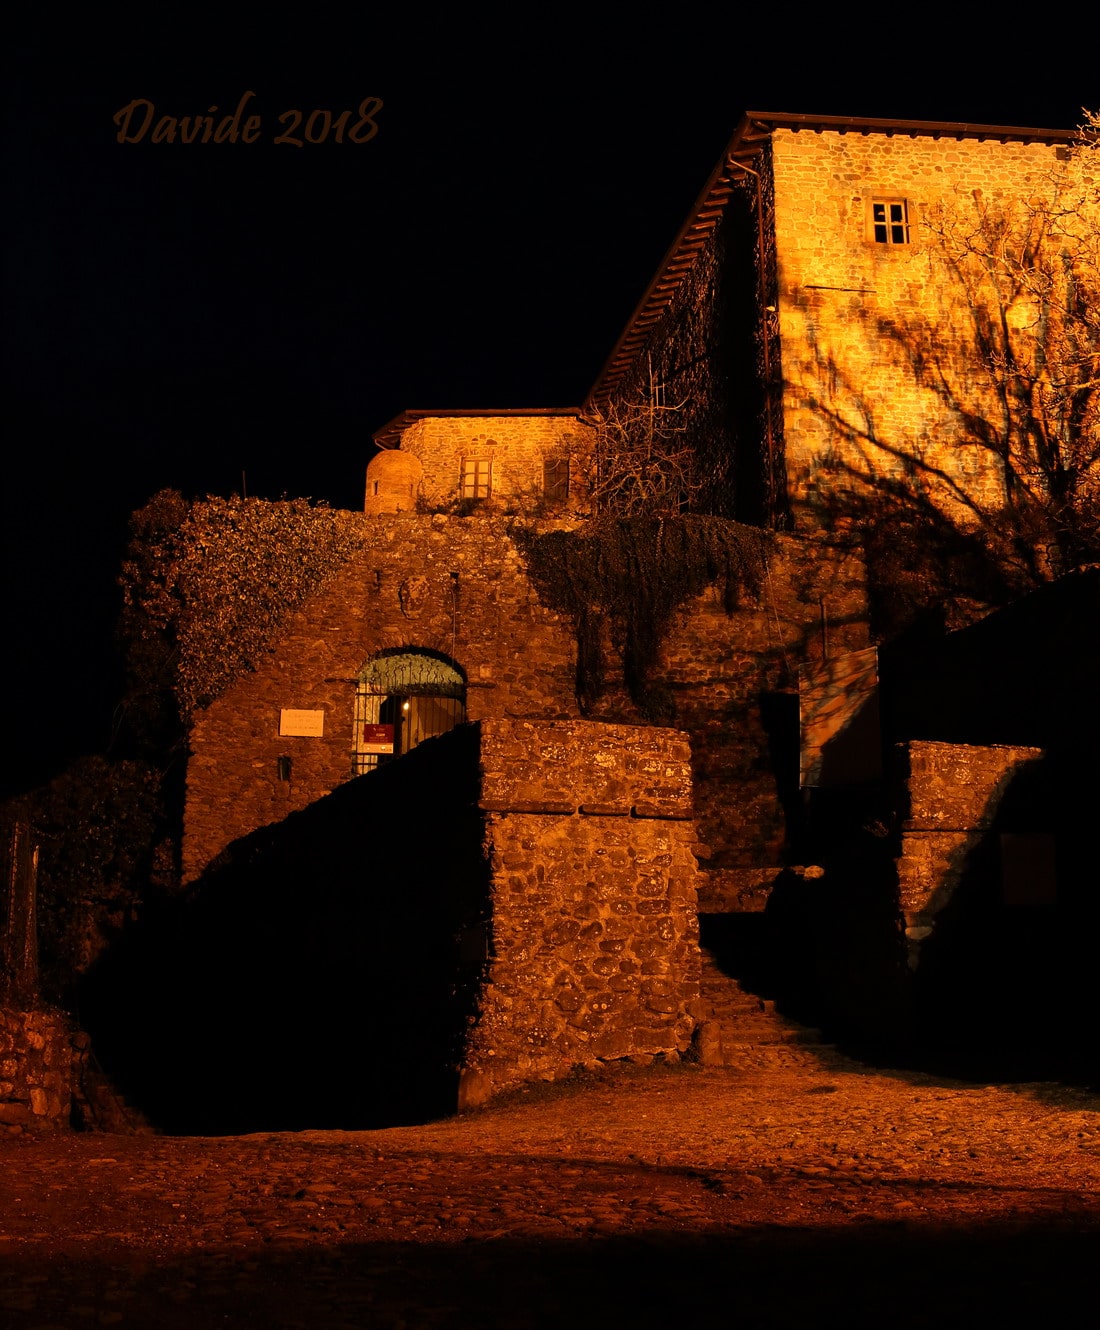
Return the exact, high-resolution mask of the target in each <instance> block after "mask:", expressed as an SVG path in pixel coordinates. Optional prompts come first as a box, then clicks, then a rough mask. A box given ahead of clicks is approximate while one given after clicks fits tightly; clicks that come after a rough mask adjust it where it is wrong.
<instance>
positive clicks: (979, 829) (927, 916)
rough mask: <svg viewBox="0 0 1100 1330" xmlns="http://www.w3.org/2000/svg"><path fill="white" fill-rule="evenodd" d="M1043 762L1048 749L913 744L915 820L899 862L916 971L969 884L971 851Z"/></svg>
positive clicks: (908, 824) (909, 758) (911, 805)
mask: <svg viewBox="0 0 1100 1330" xmlns="http://www.w3.org/2000/svg"><path fill="white" fill-rule="evenodd" d="M1041 758H1042V750H1041V749H1038V748H1021V747H1010V746H1007V745H986V746H977V745H973V744H949V743H932V742H923V741H922V742H917V741H914V742H912V743H909V744H907V745H905V760H906V764H907V768H908V781H907V786H906V789H907V795H908V810H907V811H908V816H907V817H906V820H905V823H904V829H903V832H902V841H901V857H900V858H899V859H898V890H899V901H898V903H899V908H900V911H901V913H902V916H903V917H904V920H905V936H906V940H907V943H908V954H909V965H910V967H911V968H913V969H916V967H917V964H918V959H919V955H920V948H921V944H922V943H923V942H925V941H926V940H927V939H928V938H929V937H930V936H931V934H932V931H933V929H934V928H935V924H936V916H937V915H938V914H939V913H940V912H941V911H942V910H943V909H944V907H945V906H946V905H947V904H948V903H949V902H950V900H951V897H952V896H953V895H954V893H955V890H956V888H957V887H958V885H959V883H960V882H961V881H962V879H963V876H964V874H965V873H966V871H967V869H968V867H969V860H970V855H971V851H972V850H973V849H974V847H975V846H977V845H978V844H979V843H980V842H981V841H982V839H983V837H984V836H985V835H986V834H987V833H988V832H989V830H990V828H991V827H993V825H994V822H995V820H996V817H997V813H998V811H999V809H1000V805H1001V800H1002V797H1003V796H1004V793H1005V791H1006V790H1007V789H1008V786H1009V784H1010V783H1011V782H1012V780H1013V779H1014V778H1015V777H1016V776H1017V775H1018V774H1019V773H1020V771H1021V770H1022V769H1023V768H1024V767H1026V766H1028V765H1029V764H1035V763H1037V762H1038V761H1039V760H1040V759H1041Z"/></svg>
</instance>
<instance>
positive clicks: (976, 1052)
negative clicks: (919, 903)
mask: <svg viewBox="0 0 1100 1330" xmlns="http://www.w3.org/2000/svg"><path fill="white" fill-rule="evenodd" d="M1094 795H1095V777H1094V775H1093V773H1092V771H1091V770H1090V769H1089V764H1088V763H1087V762H1086V759H1085V755H1084V754H1083V753H1077V754H1074V755H1072V756H1062V757H1047V758H1045V759H1044V760H1043V761H1042V762H1039V763H1035V764H1033V766H1029V767H1028V768H1024V769H1022V770H1021V771H1020V772H1019V773H1018V774H1017V775H1016V777H1015V778H1014V779H1013V781H1012V783H1011V784H1010V786H1009V787H1008V789H1007V790H1006V791H1005V794H1004V796H1003V797H1002V800H1001V804H1000V807H999V808H998V813H997V819H996V822H995V824H994V826H993V827H992V828H990V830H989V831H987V832H986V833H985V834H984V835H983V836H982V838H981V840H980V841H979V842H978V843H977V844H976V845H975V846H974V847H973V848H972V849H971V850H970V852H969V855H968V857H967V862H966V867H965V870H964V873H963V877H962V879H961V881H960V882H959V884H958V886H957V887H956V888H955V891H954V893H953V894H952V897H951V900H950V902H949V903H948V904H947V905H946V906H945V907H944V908H943V910H942V911H941V912H940V913H939V915H938V916H937V918H936V923H935V928H934V930H933V932H932V935H931V937H929V938H928V940H927V941H926V942H925V943H924V944H923V946H922V949H921V957H920V964H919V966H918V969H917V973H916V976H915V984H914V998H915V1007H916V1015H917V1033H918V1038H919V1050H920V1057H921V1061H922V1062H923V1063H925V1064H926V1065H932V1066H935V1067H936V1068H937V1069H940V1070H944V1071H949V1072H952V1073H954V1074H963V1075H970V1076H977V1077H979V1078H982V1079H1013V1080H1019V1079H1023V1080H1037V1079H1051V1078H1059V1079H1073V1080H1080V1081H1086V1082H1094V1081H1096V1079H1097V1078H1098V1077H1100V1054H1098V1053H1097V1046H1096V1025H1097V1021H1098V1020H1100V996H1098V994H1097V990H1096V978H1095V938H1096V930H1097V926H1098V925H1100V900H1098V899H1097V895H1096V868H1095V863H1096V843H1095V840H1096V833H1095V830H1094V826H1095V807H1094Z"/></svg>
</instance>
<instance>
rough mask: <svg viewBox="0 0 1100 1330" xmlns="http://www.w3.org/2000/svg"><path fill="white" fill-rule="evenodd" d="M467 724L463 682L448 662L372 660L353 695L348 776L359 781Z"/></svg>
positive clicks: (433, 658)
mask: <svg viewBox="0 0 1100 1330" xmlns="http://www.w3.org/2000/svg"><path fill="white" fill-rule="evenodd" d="M465 719H466V682H465V680H464V679H463V677H462V675H461V674H460V673H459V671H458V670H457V669H456V668H455V666H454V665H452V664H451V663H450V662H449V661H448V660H446V659H445V658H444V657H442V656H437V655H435V654H434V653H432V652H427V651H396V652H393V653H391V654H388V655H381V656H376V657H375V658H374V659H373V660H370V661H368V662H367V664H366V665H365V666H364V667H363V669H362V670H361V671H360V673H359V680H358V686H357V688H356V692H355V733H354V744H353V750H352V771H353V773H354V774H355V775H357V776H358V775H361V774H362V773H363V772H365V771H372V770H373V769H374V768H375V767H376V766H379V765H380V764H382V763H385V762H388V761H390V760H391V759H392V758H394V757H399V756H400V755H401V754H402V753H407V752H409V751H410V750H411V749H413V748H415V747H416V746H417V744H420V743H423V742H424V740H425V739H431V738H433V737H434V736H435V735H437V734H446V732H447V731H448V730H453V729H454V727H455V726H456V725H461V724H462V722H463V721H464V720H465Z"/></svg>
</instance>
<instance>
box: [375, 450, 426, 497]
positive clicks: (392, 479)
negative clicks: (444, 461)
mask: <svg viewBox="0 0 1100 1330" xmlns="http://www.w3.org/2000/svg"><path fill="white" fill-rule="evenodd" d="M423 474H424V468H423V467H422V466H421V465H420V459H419V458H418V457H417V456H416V455H415V454H414V453H403V452H402V451H401V450H400V449H399V448H387V449H385V450H383V451H382V452H380V453H379V454H378V456H377V457H375V458H373V459H372V460H371V463H370V465H369V466H368V467H367V493H366V498H365V499H364V501H363V511H364V512H365V513H414V512H416V496H417V494H418V493H419V492H420V480H421V477H422V475H423Z"/></svg>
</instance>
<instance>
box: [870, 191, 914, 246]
mask: <svg viewBox="0 0 1100 1330" xmlns="http://www.w3.org/2000/svg"><path fill="white" fill-rule="evenodd" d="M870 220H871V227H870V231H871V234H870V239H872V240H873V241H874V242H875V244H876V245H908V243H909V204H908V202H907V200H905V199H872V200H871V219H870Z"/></svg>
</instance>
